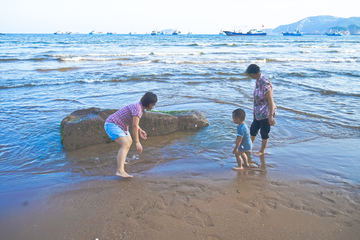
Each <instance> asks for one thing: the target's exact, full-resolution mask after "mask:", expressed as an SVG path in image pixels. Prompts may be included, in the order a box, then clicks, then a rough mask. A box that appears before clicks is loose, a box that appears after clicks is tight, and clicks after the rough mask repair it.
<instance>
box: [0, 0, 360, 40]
mask: <svg viewBox="0 0 360 240" xmlns="http://www.w3.org/2000/svg"><path fill="white" fill-rule="evenodd" d="M356 2H357V1H356V0H342V1H335V0H326V1H325V0H301V1H291V0H272V1H269V0H252V1H240V0H237V1H235V0H218V1H211V0H181V1H171V0H152V1H149V0H61V1H59V0H0V13H1V14H0V32H3V33H53V32H55V31H57V30H61V31H77V32H80V33H89V32H91V31H92V30H96V31H102V32H104V33H106V32H109V31H112V32H117V33H129V32H130V31H134V32H137V33H146V32H151V31H152V30H153V29H154V28H157V29H158V30H161V29H170V28H171V29H175V28H177V29H179V30H181V31H182V32H183V33H187V32H189V31H192V32H193V33H210V34H212V33H214V34H216V33H218V32H219V31H220V30H221V29H223V30H233V29H234V27H235V28H236V29H238V28H244V26H248V27H254V28H261V26H262V25H264V26H265V28H275V27H277V26H279V25H283V24H289V23H293V22H297V21H299V20H301V19H303V18H306V17H311V16H318V15H332V16H336V17H345V18H348V17H358V16H360V12H359V4H357V3H356Z"/></svg>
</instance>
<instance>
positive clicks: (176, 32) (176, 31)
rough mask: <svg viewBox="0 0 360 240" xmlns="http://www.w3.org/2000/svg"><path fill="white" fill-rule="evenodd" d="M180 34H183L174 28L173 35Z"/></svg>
mask: <svg viewBox="0 0 360 240" xmlns="http://www.w3.org/2000/svg"><path fill="white" fill-rule="evenodd" d="M179 34H181V32H180V31H178V30H174V31H173V33H172V35H179Z"/></svg>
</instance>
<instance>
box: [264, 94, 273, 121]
mask: <svg viewBox="0 0 360 240" xmlns="http://www.w3.org/2000/svg"><path fill="white" fill-rule="evenodd" d="M265 97H266V99H267V101H268V103H269V119H268V121H269V124H270V126H274V125H275V119H274V105H275V104H274V99H273V95H272V91H271V90H269V91H267V92H266V93H265Z"/></svg>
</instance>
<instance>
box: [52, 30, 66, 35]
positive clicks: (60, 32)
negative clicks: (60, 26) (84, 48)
mask: <svg viewBox="0 0 360 240" xmlns="http://www.w3.org/2000/svg"><path fill="white" fill-rule="evenodd" d="M54 34H55V35H60V34H65V33H64V32H63V31H56V32H54Z"/></svg>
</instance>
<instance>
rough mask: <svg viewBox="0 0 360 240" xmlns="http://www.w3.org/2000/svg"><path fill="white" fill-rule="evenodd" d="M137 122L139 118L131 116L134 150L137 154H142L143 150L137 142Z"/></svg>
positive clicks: (138, 141)
mask: <svg viewBox="0 0 360 240" xmlns="http://www.w3.org/2000/svg"><path fill="white" fill-rule="evenodd" d="M139 122H140V118H139V117H138V116H133V122H132V128H133V138H134V141H135V144H136V149H137V151H138V152H139V153H141V152H142V150H143V148H142V146H141V143H140V140H139V128H140V127H139Z"/></svg>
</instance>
